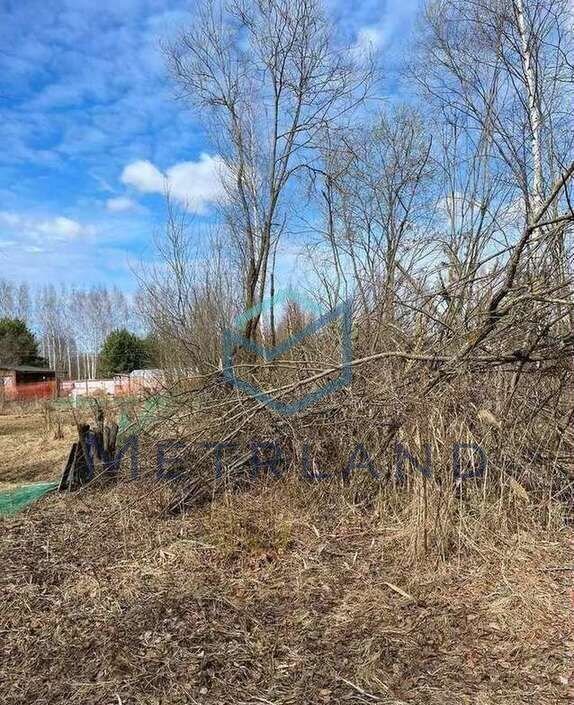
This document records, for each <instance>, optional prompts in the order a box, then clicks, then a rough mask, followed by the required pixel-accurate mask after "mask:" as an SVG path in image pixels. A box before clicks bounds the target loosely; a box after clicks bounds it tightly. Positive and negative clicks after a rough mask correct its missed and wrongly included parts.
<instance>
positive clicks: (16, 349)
mask: <svg viewBox="0 0 574 705" xmlns="http://www.w3.org/2000/svg"><path fill="white" fill-rule="evenodd" d="M2 365H10V366H12V365H36V366H38V367H45V366H46V361H45V360H44V359H43V358H42V357H40V356H39V354H38V343H37V341H36V338H35V337H34V334H33V333H32V332H31V331H30V330H29V328H28V327H27V325H26V324H25V323H24V321H21V320H20V319H19V318H0V367H1V366H2Z"/></svg>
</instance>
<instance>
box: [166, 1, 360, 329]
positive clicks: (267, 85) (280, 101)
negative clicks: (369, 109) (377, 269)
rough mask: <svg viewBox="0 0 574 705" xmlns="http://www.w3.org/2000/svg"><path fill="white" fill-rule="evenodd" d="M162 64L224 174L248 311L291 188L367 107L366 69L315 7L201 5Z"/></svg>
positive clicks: (252, 324) (250, 324)
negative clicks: (208, 133)
mask: <svg viewBox="0 0 574 705" xmlns="http://www.w3.org/2000/svg"><path fill="white" fill-rule="evenodd" d="M169 57H170V61H171V66H172V69H173V73H174V75H175V77H176V79H177V81H178V82H179V85H180V86H181V88H182V94H183V95H184V96H185V97H186V98H189V99H191V100H192V101H194V103H195V104H196V105H197V106H199V108H200V109H201V110H202V115H203V116H204V118H205V120H206V122H209V124H211V125H212V126H213V136H214V140H215V144H216V145H217V147H218V149H219V151H220V153H221V155H222V157H223V159H224V162H225V165H226V169H225V174H222V177H223V178H224V183H225V188H226V192H227V202H226V203H225V204H224V205H223V213H224V215H225V219H226V222H227V224H228V227H229V230H230V232H231V233H232V234H233V236H234V243H235V245H236V246H237V248H238V250H239V253H240V257H241V263H242V270H243V271H242V276H243V288H244V299H245V301H244V303H245V306H246V308H247V309H250V308H252V307H254V306H257V304H259V303H260V302H261V301H262V299H263V297H264V295H265V291H266V286H267V280H268V264H269V257H270V253H271V251H272V248H273V246H274V244H275V243H276V242H277V240H278V238H279V236H280V233H281V232H282V230H283V229H284V225H285V221H286V220H287V219H288V218H289V212H288V205H289V198H290V195H291V188H290V186H291V185H292V183H293V179H294V178H295V177H296V176H297V174H298V173H300V172H301V171H302V170H304V169H305V168H306V167H307V168H308V167H310V166H312V165H313V163H314V161H315V160H316V159H318V157H319V147H320V145H321V141H322V139H323V136H324V134H325V132H326V131H327V130H330V129H334V127H335V126H336V125H338V124H340V123H341V122H342V121H343V119H344V118H348V117H349V115H350V114H351V113H352V111H353V110H354V109H355V108H356V107H357V106H358V105H359V104H360V103H361V102H362V100H363V99H364V98H365V95H366V91H367V88H368V84H369V80H370V75H371V72H370V68H368V67H367V68H365V66H363V67H362V68H358V67H357V65H356V63H355V62H354V60H353V55H352V53H351V52H350V51H348V50H346V49H344V48H343V47H340V46H337V45H336V44H335V41H334V37H333V33H332V30H331V27H330V25H329V22H328V21H327V19H326V17H325V15H324V13H323V10H322V8H321V6H320V4H319V2H318V0H263V1H262V2H256V1H250V0H245V1H243V0H235V1H234V2H231V3H229V4H223V3H218V2H211V1H210V0H207V1H206V2H203V3H202V5H201V7H200V9H199V11H198V13H197V17H196V19H195V22H194V24H193V26H192V27H191V28H190V29H188V30H185V31H184V32H183V33H182V34H181V36H180V38H179V40H178V41H177V42H176V43H175V44H174V45H173V46H172V47H171V48H170V49H169ZM259 318H260V314H259V313H255V315H254V316H253V317H252V318H250V319H249V320H248V321H247V323H246V326H245V335H246V337H248V338H250V339H253V338H254V337H255V335H256V332H257V329H258V325H259Z"/></svg>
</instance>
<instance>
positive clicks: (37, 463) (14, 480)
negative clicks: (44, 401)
mask: <svg viewBox="0 0 574 705" xmlns="http://www.w3.org/2000/svg"><path fill="white" fill-rule="evenodd" d="M58 431H61V434H62V437H59V436H60V433H59V432H58ZM76 435H77V433H76V430H75V426H74V419H73V417H72V415H71V414H70V413H69V412H62V411H53V410H52V411H50V412H47V411H45V410H44V409H43V408H42V407H41V406H40V405H34V406H31V407H29V408H27V409H24V408H21V407H19V408H16V409H11V410H4V412H3V413H0V489H8V488H9V487H11V486H13V485H14V484H22V483H28V482H41V481H43V480H55V479H57V478H58V477H59V475H60V473H61V472H62V467H63V464H64V462H65V460H66V456H67V454H68V451H69V449H70V444H71V443H72V441H73V440H74V438H75V436H76Z"/></svg>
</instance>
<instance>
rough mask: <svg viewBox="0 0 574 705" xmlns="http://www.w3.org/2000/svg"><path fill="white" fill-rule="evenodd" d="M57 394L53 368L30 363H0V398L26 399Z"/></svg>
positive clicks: (47, 397) (48, 397)
mask: <svg viewBox="0 0 574 705" xmlns="http://www.w3.org/2000/svg"><path fill="white" fill-rule="evenodd" d="M57 395H58V380H57V379H56V372H55V370H47V369H45V368H43V367H32V366H31V365H15V366H11V365H4V364H0V399H2V400H6V399H8V400H13V401H28V400H33V399H51V398H53V397H56V396H57Z"/></svg>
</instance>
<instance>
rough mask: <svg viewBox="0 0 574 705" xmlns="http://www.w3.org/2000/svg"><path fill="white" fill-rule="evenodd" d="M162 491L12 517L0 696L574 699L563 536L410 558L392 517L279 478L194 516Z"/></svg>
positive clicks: (129, 704) (503, 540)
mask: <svg viewBox="0 0 574 705" xmlns="http://www.w3.org/2000/svg"><path fill="white" fill-rule="evenodd" d="M164 492H167V489H163V488H158V487H157V486H156V485H150V486H140V485H138V484H137V483H128V484H126V485H123V486H119V487H113V488H108V489H100V490H94V491H90V492H85V493H83V494H82V495H81V496H63V495H59V496H58V495H52V496H49V497H47V498H46V499H44V500H42V501H41V502H38V503H37V504H35V505H32V506H31V507H30V508H29V509H28V510H26V511H25V512H23V513H21V514H19V515H16V516H14V517H11V518H7V519H5V520H4V524H3V527H2V531H3V541H2V547H1V549H0V561H1V562H2V577H1V583H2V589H1V591H0V623H1V624H2V628H1V633H0V660H1V661H2V670H3V672H4V678H3V685H0V701H1V702H2V703H6V704H8V703H35V704H36V705H54V704H57V703H69V704H73V703H77V704H78V705H88V704H92V703H93V704H94V705H95V704H96V703H98V704H102V705H111V704H112V703H118V704H122V705H136V704H138V705H179V704H181V705H183V704H184V703H186V704H187V703H192V704H201V705H247V704H249V705H261V704H264V705H265V704H266V705H311V704H312V705H339V704H340V703H349V704H356V705H358V704H360V703H383V704H385V705H405V704H406V703H408V704H409V705H410V704H412V705H421V704H422V705H527V704H528V705H531V704H532V703H536V705H557V704H558V703H561V702H564V703H566V702H569V700H568V697H567V696H568V678H569V675H570V673H569V671H570V669H571V667H572V656H574V637H573V635H572V592H571V576H572V573H571V569H572V543H571V540H572V534H571V532H569V531H568V530H567V529H558V530H557V531H556V532H553V533H550V532H548V531H542V530H540V531H537V530H535V529H533V530H532V531H531V532H525V531H521V530H516V531H512V530H509V531H508V532H507V533H505V534H504V535H491V534H489V532H488V529H487V528H485V531H484V532H483V534H481V538H480V542H479V543H476V541H474V548H473V547H472V546H471V545H470V544H471V542H469V543H468V545H467V546H466V547H465V548H464V549H463V550H462V551H461V552H458V553H456V552H455V553H454V554H453V555H452V556H451V557H450V558H449V559H448V560H446V561H443V560H437V559H436V557H432V556H429V557H428V558H424V557H422V558H420V559H417V560H416V561H414V562H413V559H412V556H410V557H409V556H408V555H407V551H405V548H404V544H403V543H402V533H403V531H404V527H401V526H399V525H396V523H394V522H393V520H392V517H387V516H381V515H380V514H379V513H377V512H372V511H370V512H365V511H362V510H360V509H357V508H354V507H351V506H349V505H348V503H346V502H343V501H341V502H339V503H338V504H332V503H327V502H326V501H325V499H324V498H323V497H321V496H318V497H317V498H316V501H315V500H313V498H312V497H311V498H310V497H309V496H307V495H303V494H302V493H297V492H295V491H293V490H292V489H291V488H290V487H289V486H288V485H283V484H281V483H277V484H275V485H274V486H269V487H256V488H254V489H253V490H251V491H249V492H246V493H243V494H240V495H234V496H230V497H228V498H226V499H224V500H221V501H220V502H219V503H217V504H216V505H213V506H207V507H204V508H202V509H198V510H197V511H195V512H192V513H190V514H188V515H187V516H184V517H181V516H180V517H166V516H163V515H162V512H161V507H162V506H164V504H163V503H162V501H160V500H161V497H158V493H159V494H160V495H162V493H164ZM465 531H466V529H465ZM570 696H572V693H570Z"/></svg>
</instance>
